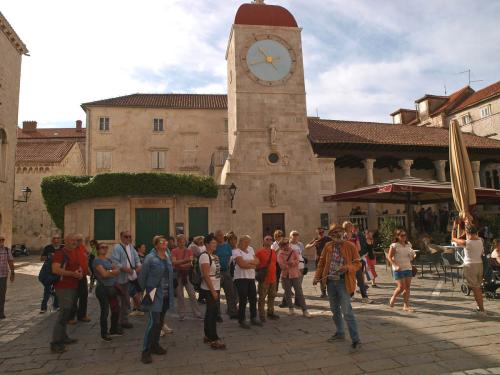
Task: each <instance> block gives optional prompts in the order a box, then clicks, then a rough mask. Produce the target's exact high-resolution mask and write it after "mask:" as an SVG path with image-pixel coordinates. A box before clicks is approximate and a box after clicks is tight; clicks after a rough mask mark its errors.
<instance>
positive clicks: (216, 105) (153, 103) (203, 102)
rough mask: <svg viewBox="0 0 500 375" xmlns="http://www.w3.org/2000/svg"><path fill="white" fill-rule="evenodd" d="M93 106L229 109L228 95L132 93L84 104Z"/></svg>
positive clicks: (83, 105) (83, 106) (84, 106)
mask: <svg viewBox="0 0 500 375" xmlns="http://www.w3.org/2000/svg"><path fill="white" fill-rule="evenodd" d="M91 106H99V107H141V108H172V109H227V95H216V94H132V95H126V96H119V97H116V98H111V99H104V100H98V101H96V102H89V103H83V104H82V108H84V109H85V108H86V107H91Z"/></svg>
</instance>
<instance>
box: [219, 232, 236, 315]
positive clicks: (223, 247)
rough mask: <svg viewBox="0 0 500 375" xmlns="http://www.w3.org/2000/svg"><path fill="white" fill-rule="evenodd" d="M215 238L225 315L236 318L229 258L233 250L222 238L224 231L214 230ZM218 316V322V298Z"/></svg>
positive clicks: (234, 293) (234, 295)
mask: <svg viewBox="0 0 500 375" xmlns="http://www.w3.org/2000/svg"><path fill="white" fill-rule="evenodd" d="M215 240H216V241H217V247H216V249H215V255H217V257H219V260H220V271H221V279H220V282H221V287H222V288H223V289H224V295H225V296H226V304H227V315H229V317H230V319H237V318H238V309H237V307H236V290H235V288H234V283H233V278H232V276H231V272H230V265H229V263H230V259H231V257H232V255H233V250H232V249H231V246H230V245H229V244H228V243H227V242H226V240H225V238H224V232H222V231H221V230H218V231H216V232H215ZM217 304H218V309H219V316H218V318H217V321H218V322H222V317H221V312H220V300H217Z"/></svg>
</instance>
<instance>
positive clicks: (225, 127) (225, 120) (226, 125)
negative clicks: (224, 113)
mask: <svg viewBox="0 0 500 375" xmlns="http://www.w3.org/2000/svg"><path fill="white" fill-rule="evenodd" d="M228 131H229V120H228V119H227V118H225V119H224V133H227V132H228Z"/></svg>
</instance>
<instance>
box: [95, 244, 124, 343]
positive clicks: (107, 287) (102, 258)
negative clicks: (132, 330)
mask: <svg viewBox="0 0 500 375" xmlns="http://www.w3.org/2000/svg"><path fill="white" fill-rule="evenodd" d="M95 246H96V250H97V254H96V257H95V259H94V261H93V263H92V269H93V274H94V275H95V278H96V280H97V286H96V288H95V295H96V297H97V300H98V301H99V306H100V307H101V320H100V324H101V338H102V340H103V341H111V337H110V336H121V335H123V330H122V328H121V327H119V326H118V318H119V315H120V304H119V302H118V291H117V289H116V288H115V284H116V276H118V274H119V273H120V269H119V267H118V266H117V265H116V264H112V263H111V260H109V259H108V258H107V254H108V245H104V244H97V241H96V243H95ZM109 310H111V327H110V330H109V334H108V316H109Z"/></svg>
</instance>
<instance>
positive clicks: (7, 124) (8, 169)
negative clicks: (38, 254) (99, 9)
mask: <svg viewBox="0 0 500 375" xmlns="http://www.w3.org/2000/svg"><path fill="white" fill-rule="evenodd" d="M27 53H28V49H27V48H26V46H25V45H24V43H23V41H22V40H21V39H20V38H19V36H18V35H17V34H16V32H15V31H14V29H13V28H12V26H11V25H10V24H9V22H8V21H7V19H6V18H5V17H4V16H3V14H2V13H0V233H1V235H3V236H5V239H6V242H5V243H6V245H7V246H11V244H12V216H13V214H12V211H13V206H14V199H16V198H17V194H16V192H15V190H14V158H15V156H14V155H15V151H16V128H17V116H18V108H19V84H20V79H21V60H22V56H23V55H25V54H27Z"/></svg>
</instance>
